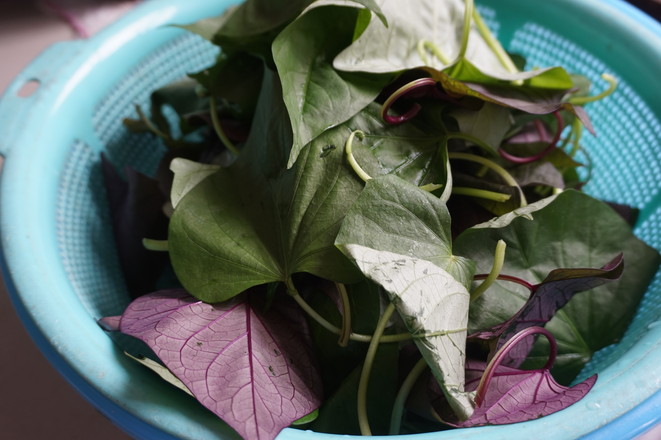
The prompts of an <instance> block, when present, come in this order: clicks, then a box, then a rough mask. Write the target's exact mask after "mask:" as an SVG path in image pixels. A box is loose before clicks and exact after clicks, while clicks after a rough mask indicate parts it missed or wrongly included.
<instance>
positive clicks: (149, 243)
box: [142, 238, 168, 252]
mask: <svg viewBox="0 0 661 440" xmlns="http://www.w3.org/2000/svg"><path fill="white" fill-rule="evenodd" d="M142 246H144V248H145V249H147V250H150V251H157V252H167V251H168V241H167V240H154V239H151V238H143V239H142Z"/></svg>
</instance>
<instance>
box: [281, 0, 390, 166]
mask: <svg viewBox="0 0 661 440" xmlns="http://www.w3.org/2000/svg"><path fill="white" fill-rule="evenodd" d="M345 4H346V6H357V5H355V4H352V3H351V2H345ZM358 13H359V10H358V9H356V8H355V7H340V6H336V5H332V6H324V7H318V8H314V9H311V10H309V11H308V12H306V13H305V14H304V15H303V16H301V17H299V18H298V19H297V20H296V21H294V22H293V23H291V24H290V25H289V26H287V27H286V28H285V29H284V30H283V31H282V32H281V33H280V34H279V35H278V37H277V38H276V39H275V41H274V42H273V58H274V61H275V64H276V66H277V68H278V72H279V73H280V75H281V80H282V90H283V96H284V100H285V104H286V106H287V110H288V112H289V117H290V119H291V124H292V128H293V133H294V142H293V145H292V149H291V154H290V158H289V161H288V164H287V166H288V167H291V166H292V165H293V164H294V162H295V161H296V159H297V157H298V155H299V153H300V152H301V150H302V149H303V148H304V147H305V146H306V145H307V144H308V143H309V142H310V141H312V140H313V139H315V138H316V137H317V136H319V135H320V134H321V133H323V132H324V131H326V130H328V129H329V128H333V127H336V126H337V125H339V124H341V123H343V122H345V121H347V120H348V119H350V118H351V117H352V116H353V115H355V114H356V113H358V112H359V111H360V110H362V109H363V108H365V107H366V106H367V105H368V104H369V103H371V102H372V101H373V100H374V99H375V98H376V97H377V96H378V94H379V93H380V91H381V89H382V88H383V87H384V86H385V85H386V84H387V83H388V82H389V81H390V79H392V77H391V76H390V75H363V74H360V73H347V72H339V71H337V70H335V69H334V68H333V65H332V61H333V58H334V57H335V56H336V55H337V54H338V53H339V52H340V51H341V50H342V49H344V48H345V47H347V46H348V45H349V44H351V41H352V38H353V36H354V32H355V28H356V20H357V17H358ZM373 21H376V22H378V26H381V27H384V26H383V23H382V22H380V21H378V20H373ZM331 96H332V99H331Z"/></svg>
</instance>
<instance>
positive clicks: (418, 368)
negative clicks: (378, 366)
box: [390, 358, 427, 435]
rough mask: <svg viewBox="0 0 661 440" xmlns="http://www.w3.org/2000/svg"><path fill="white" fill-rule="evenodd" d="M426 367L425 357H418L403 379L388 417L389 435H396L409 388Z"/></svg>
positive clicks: (411, 387) (409, 391)
mask: <svg viewBox="0 0 661 440" xmlns="http://www.w3.org/2000/svg"><path fill="white" fill-rule="evenodd" d="M426 368H427V361H425V358H422V359H420V360H419V361H418V362H417V363H416V364H415V365H414V366H413V368H412V369H411V371H410V372H409V374H408V375H407V376H406V379H404V382H403V383H402V386H401V387H400V388H399V392H398V393H397V397H396V398H395V403H394V405H393V407H392V416H391V417H390V435H398V434H399V430H400V427H401V425H402V414H404V405H405V404H406V400H407V399H408V397H409V394H411V389H413V386H414V385H415V383H416V382H417V381H418V379H419V378H420V376H421V375H422V373H424V371H425V370H426Z"/></svg>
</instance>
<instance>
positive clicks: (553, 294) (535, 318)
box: [471, 255, 624, 367]
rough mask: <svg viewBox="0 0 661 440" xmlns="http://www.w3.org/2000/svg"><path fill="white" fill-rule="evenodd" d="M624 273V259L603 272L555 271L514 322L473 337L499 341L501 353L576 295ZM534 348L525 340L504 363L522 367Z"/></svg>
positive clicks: (520, 311)
mask: <svg viewBox="0 0 661 440" xmlns="http://www.w3.org/2000/svg"><path fill="white" fill-rule="evenodd" d="M623 270H624V262H623V260H622V255H618V256H617V257H615V258H614V259H613V260H611V261H610V262H609V263H608V264H606V265H605V266H604V267H602V268H601V269H555V270H553V271H551V273H549V274H548V276H547V277H546V278H545V279H544V280H543V281H542V282H541V283H539V284H537V285H534V286H531V291H532V292H531V295H530V298H529V299H528V301H526V303H525V304H524V306H523V307H522V308H521V309H520V310H519V311H518V312H517V313H516V314H515V315H514V316H512V318H510V319H508V320H507V321H505V322H504V323H502V324H500V325H498V326H496V327H494V328H492V329H489V330H486V331H482V332H478V333H476V334H473V335H471V337H475V338H479V339H490V340H495V341H496V344H495V346H494V349H495V350H497V349H499V348H500V347H502V346H503V345H504V344H505V343H506V342H507V341H508V340H509V339H510V338H512V337H513V336H514V335H515V334H517V333H519V332H520V331H522V330H524V329H526V328H528V327H532V326H543V325H544V324H546V323H547V322H548V321H549V320H550V319H551V318H552V317H553V316H555V314H556V313H557V311H558V310H559V309H561V308H562V307H564V306H565V305H566V304H567V303H568V302H569V300H570V299H572V298H573V297H574V295H575V294H577V293H579V292H585V291H588V290H591V289H594V288H595V287H598V286H601V285H602V284H605V283H607V282H610V281H614V280H617V279H618V278H619V277H620V276H621V275H622V271H623ZM532 345H533V344H532V340H531V338H527V339H525V340H522V341H521V342H519V343H518V344H517V345H516V346H515V347H513V348H512V349H511V350H510V351H509V352H508V356H507V358H505V359H504V360H503V361H502V363H503V364H504V365H508V366H511V367H518V366H520V365H521V363H522V362H523V361H525V360H526V358H527V357H528V354H529V353H530V349H531V348H532Z"/></svg>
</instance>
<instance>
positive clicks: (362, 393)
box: [357, 303, 395, 435]
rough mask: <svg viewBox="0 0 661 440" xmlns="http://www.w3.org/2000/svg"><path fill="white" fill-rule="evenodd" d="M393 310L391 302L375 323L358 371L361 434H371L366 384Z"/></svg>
mask: <svg viewBox="0 0 661 440" xmlns="http://www.w3.org/2000/svg"><path fill="white" fill-rule="evenodd" d="M394 311H395V306H394V305H393V304H392V303H390V304H388V307H386V310H385V311H384V312H383V315H382V316H381V318H380V319H379V322H378V323H377V325H376V329H375V330H374V334H373V335H372V340H371V341H370V345H369V347H368V348H367V354H366V355H365V362H364V363H363V368H362V370H361V372H360V380H359V381H358V398H357V404H358V424H359V426H360V433H361V435H372V430H371V429H370V424H369V420H368V418H367V386H368V384H369V380H370V375H371V373H372V366H373V365H374V358H375V356H376V351H377V349H378V348H379V341H380V339H381V336H382V335H383V332H384V330H385V329H386V325H387V324H388V321H389V320H390V317H391V316H392V314H393V313H394Z"/></svg>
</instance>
